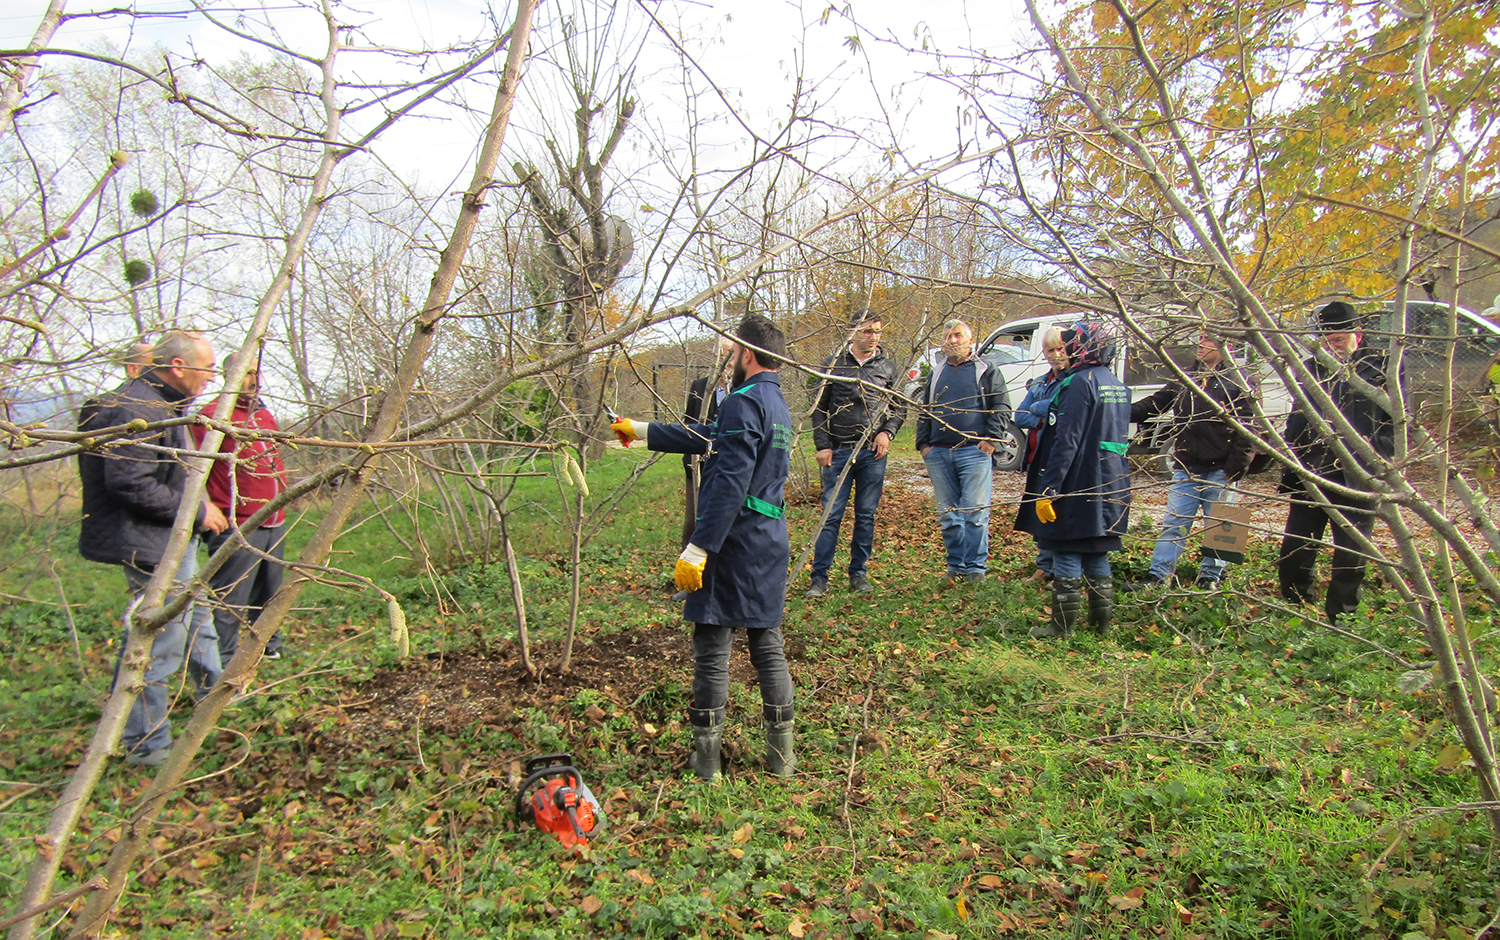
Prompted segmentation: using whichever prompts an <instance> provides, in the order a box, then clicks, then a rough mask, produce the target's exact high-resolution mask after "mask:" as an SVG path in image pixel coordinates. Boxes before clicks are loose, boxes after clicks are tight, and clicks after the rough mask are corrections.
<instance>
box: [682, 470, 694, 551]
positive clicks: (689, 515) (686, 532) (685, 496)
mask: <svg viewBox="0 0 1500 940" xmlns="http://www.w3.org/2000/svg"><path fill="white" fill-rule="evenodd" d="M683 474H684V475H685V477H686V479H685V480H684V481H683V484H682V547H683V548H687V544H688V542H691V541H692V540H693V530H694V529H696V528H698V483H697V481H696V480H694V479H693V468H692V467H684V468H683Z"/></svg>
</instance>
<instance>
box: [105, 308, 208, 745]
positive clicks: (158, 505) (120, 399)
mask: <svg viewBox="0 0 1500 940" xmlns="http://www.w3.org/2000/svg"><path fill="white" fill-rule="evenodd" d="M151 361H152V365H151V367H150V368H149V369H146V370H145V371H143V372H142V373H141V374H140V376H139V377H137V378H134V379H132V380H130V381H129V382H126V383H125V384H124V385H123V386H121V387H120V388H118V389H116V390H115V391H113V392H110V393H109V394H108V395H105V396H104V397H103V398H102V399H100V400H99V402H98V403H97V404H96V405H94V406H93V407H92V408H90V409H86V410H85V411H83V412H81V413H80V415H79V424H78V429H79V430H80V431H86V432H87V431H98V430H100V429H103V428H110V427H117V426H120V425H125V424H129V423H130V422H132V421H136V420H139V421H143V422H146V423H147V424H157V425H159V424H160V423H161V422H163V421H167V420H170V419H172V418H180V417H182V415H183V413H184V412H185V411H186V409H187V406H188V405H189V404H190V403H191V402H192V400H193V399H194V398H196V397H197V396H198V395H199V394H201V393H202V391H203V389H204V388H205V387H207V385H208V383H209V380H210V379H211V378H212V377H213V375H214V350H213V347H212V346H211V345H210V344H209V342H208V339H207V338H206V337H204V336H203V334H202V333H192V332H186V331H180V330H179V331H173V332H170V333H168V334H167V335H166V336H164V337H163V338H162V341H161V342H160V343H158V344H157V346H156V349H155V352H154V353H153V356H152V360H151ZM189 450H192V438H191V437H190V436H189V435H188V432H187V428H186V427H184V426H182V425H174V426H171V427H165V428H163V427H157V428H155V429H150V430H145V431H140V432H136V433H133V434H132V435H131V436H129V437H127V438H125V439H124V443H118V444H112V445H105V446H103V447H101V448H99V449H98V450H97V451H90V452H87V453H84V454H82V455H81V456H80V457H79V460H78V471H79V477H80V480H81V482H82V484H83V523H82V526H81V527H80V528H79V532H78V552H79V554H81V555H82V556H83V557H84V558H87V559H89V560H90V561H98V562H103V563H105V564H111V565H119V566H121V568H122V569H123V570H124V572H125V581H126V584H127V585H128V586H129V588H130V593H131V594H132V595H133V598H132V601H131V605H130V611H127V613H126V616H125V636H124V638H123V639H122V640H121V641H120V655H121V657H122V658H123V656H124V652H125V645H126V643H127V642H128V641H129V639H130V612H131V611H133V610H134V609H135V607H136V605H137V604H139V602H140V598H141V595H142V594H143V593H144V592H145V589H146V584H147V582H149V581H150V580H151V575H152V572H154V571H155V570H156V566H157V565H159V564H161V561H162V556H163V555H164V554H165V553H166V548H167V542H168V540H169V539H170V538H171V536H172V523H173V521H174V520H175V519H176V517H177V508H178V506H179V505H180V504H181V503H182V497H183V495H184V493H185V492H186V486H187V467H186V465H185V464H184V463H183V462H182V460H181V459H179V458H178V457H176V456H172V452H173V451H179V452H180V451H189ZM228 525H229V523H228V521H227V520H226V519H225V518H224V514H223V513H222V512H220V511H219V509H218V507H216V506H214V505H213V504H212V503H207V502H204V503H201V504H200V505H199V506H198V513H197V520H196V531H197V532H200V533H202V532H212V533H218V532H223V531H224V530H225V529H226V528H227V527H228ZM196 547H197V546H196V545H190V546H189V547H188V551H189V552H192V551H194V550H196ZM186 571H187V566H186V565H184V566H182V567H180V568H179V569H178V570H177V572H176V577H175V578H174V582H176V583H175V584H174V586H173V588H172V589H171V591H170V592H169V593H180V592H181V591H182V590H183V587H184V582H183V580H182V579H183V578H184V577H185V572H186ZM169 600H170V597H169ZM192 609H193V608H192V607H191V606H189V607H187V608H185V609H184V610H183V612H182V613H180V614H178V615H177V616H176V617H174V618H173V619H172V620H169V621H167V622H166V623H165V624H162V626H161V628H160V629H159V630H157V632H156V635H155V637H154V638H153V639H152V643H151V661H150V663H148V664H147V666H146V675H145V683H146V684H145V688H143V689H142V690H141V693H140V696H139V697H138V698H137V699H136V701H135V704H134V705H133V706H132V707H131V710H130V717H129V718H128V719H127V720H126V722H125V733H124V735H123V736H122V737H121V739H120V743H121V745H122V746H123V747H124V749H125V760H126V762H127V763H130V764H144V765H146V766H150V767H156V766H159V765H161V764H162V763H164V762H165V761H166V759H167V757H168V756H169V754H170V753H171V747H172V724H171V721H170V720H169V719H168V718H167V710H168V708H169V707H170V706H171V692H172V690H171V682H172V679H173V677H174V676H175V675H176V674H177V671H178V670H179V669H180V668H181V667H182V661H183V656H184V654H185V652H186V650H187V642H188V637H187V619H188V615H189V613H190V612H191V611H192ZM119 672H120V663H119V661H118V660H117V661H116V663H115V677H116V681H118V680H119Z"/></svg>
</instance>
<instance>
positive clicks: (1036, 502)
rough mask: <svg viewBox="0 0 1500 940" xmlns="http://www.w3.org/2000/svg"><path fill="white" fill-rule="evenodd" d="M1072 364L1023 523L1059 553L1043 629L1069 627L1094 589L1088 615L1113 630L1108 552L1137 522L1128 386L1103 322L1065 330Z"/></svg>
mask: <svg viewBox="0 0 1500 940" xmlns="http://www.w3.org/2000/svg"><path fill="white" fill-rule="evenodd" d="M1063 343H1064V346H1065V347H1066V350H1067V353H1068V362H1069V365H1068V367H1067V369H1065V370H1064V371H1063V374H1062V378H1061V380H1060V381H1059V382H1058V383H1057V390H1056V391H1055V392H1054V393H1053V397H1052V399H1051V403H1050V407H1049V408H1048V411H1047V418H1046V422H1045V424H1043V426H1042V433H1041V436H1040V438H1039V439H1038V441H1037V449H1036V455H1035V457H1034V458H1033V459H1032V463H1031V466H1030V468H1029V469H1028V470H1027V474H1026V498H1025V499H1024V500H1023V501H1022V503H1021V509H1020V513H1019V514H1018V515H1017V517H1016V528H1017V529H1019V530H1020V531H1022V532H1029V533H1031V534H1032V535H1034V536H1035V537H1036V540H1037V546H1038V547H1039V548H1041V549H1042V550H1044V551H1050V552H1051V553H1052V574H1053V579H1052V619H1051V621H1050V622H1049V623H1046V624H1043V625H1039V626H1037V627H1034V628H1033V629H1032V631H1031V635H1032V636H1034V637H1037V638H1039V639H1045V638H1052V637H1063V636H1067V635H1068V634H1069V633H1070V632H1072V630H1073V627H1074V625H1075V624H1076V623H1077V622H1078V618H1079V616H1080V614H1081V613H1082V611H1083V600H1084V597H1085V596H1087V598H1088V622H1089V625H1090V627H1092V628H1093V630H1094V631H1095V632H1096V633H1100V634H1103V633H1105V632H1107V631H1108V629H1109V624H1110V617H1111V614H1112V612H1113V609H1114V597H1115V587H1114V580H1113V574H1112V572H1111V571H1110V566H1109V553H1110V552H1112V551H1116V550H1118V549H1119V548H1120V537H1121V536H1122V535H1123V534H1124V533H1125V530H1126V528H1127V527H1128V526H1129V525H1130V465H1129V463H1128V462H1127V460H1126V457H1125V452H1126V449H1127V446H1128V439H1129V432H1130V390H1129V389H1128V388H1126V387H1125V385H1124V384H1123V383H1121V382H1120V380H1119V379H1118V378H1117V377H1116V376H1115V374H1114V373H1113V372H1112V371H1110V367H1109V364H1110V363H1111V362H1113V360H1114V356H1115V342H1114V338H1113V337H1112V336H1110V335H1109V334H1108V333H1107V332H1106V331H1105V330H1104V328H1103V324H1102V323H1099V322H1079V323H1075V324H1074V325H1073V326H1071V327H1069V328H1068V329H1066V330H1064V331H1063Z"/></svg>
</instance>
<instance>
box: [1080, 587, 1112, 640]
mask: <svg viewBox="0 0 1500 940" xmlns="http://www.w3.org/2000/svg"><path fill="white" fill-rule="evenodd" d="M1083 593H1085V594H1087V595H1088V599H1089V629H1091V630H1093V631H1094V632H1095V633H1097V634H1099V635H1100V636H1105V635H1106V634H1108V633H1109V628H1110V624H1111V622H1112V621H1113V620H1114V613H1115V579H1114V578H1102V579H1100V580H1098V581H1094V580H1091V579H1089V578H1084V579H1083Z"/></svg>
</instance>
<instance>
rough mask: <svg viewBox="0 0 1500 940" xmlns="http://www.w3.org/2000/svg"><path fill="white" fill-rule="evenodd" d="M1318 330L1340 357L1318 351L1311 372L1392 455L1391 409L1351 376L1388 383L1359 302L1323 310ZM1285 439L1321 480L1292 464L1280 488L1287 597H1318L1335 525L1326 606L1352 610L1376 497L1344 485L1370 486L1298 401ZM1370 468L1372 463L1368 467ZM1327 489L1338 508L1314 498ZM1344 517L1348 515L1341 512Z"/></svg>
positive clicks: (1337, 611) (1332, 616) (1336, 613)
mask: <svg viewBox="0 0 1500 940" xmlns="http://www.w3.org/2000/svg"><path fill="white" fill-rule="evenodd" d="M1317 329H1318V331H1319V333H1320V334H1321V335H1322V340H1323V348H1324V349H1326V350H1327V351H1328V352H1329V354H1330V355H1332V356H1333V358H1334V359H1335V360H1337V362H1338V366H1337V368H1333V369H1330V368H1327V367H1325V366H1324V365H1323V364H1322V363H1320V362H1319V361H1318V360H1317V358H1316V357H1314V358H1311V359H1308V360H1307V361H1306V362H1305V363H1304V365H1306V367H1307V369H1308V371H1310V372H1311V373H1312V374H1313V377H1314V378H1315V379H1316V380H1317V383H1318V385H1319V386H1321V387H1322V389H1323V391H1325V392H1327V393H1328V397H1329V398H1331V399H1333V403H1334V405H1335V406H1336V407H1337V408H1338V410H1339V412H1340V413H1341V414H1343V416H1344V418H1345V419H1346V420H1348V422H1349V424H1350V425H1351V426H1352V427H1353V428H1354V430H1355V432H1356V433H1358V434H1359V435H1360V436H1361V437H1363V438H1364V439H1365V440H1367V441H1369V443H1370V445H1371V447H1373V448H1374V449H1375V451H1376V453H1378V454H1380V455H1381V456H1382V457H1386V458H1389V457H1390V456H1391V455H1392V454H1393V453H1394V452H1395V444H1394V436H1393V431H1392V427H1391V416H1390V414H1389V413H1388V412H1387V411H1386V410H1385V409H1384V408H1382V407H1380V406H1379V405H1377V404H1376V403H1375V402H1373V401H1371V400H1370V399H1369V398H1367V397H1365V396H1364V395H1363V394H1361V393H1360V392H1358V391H1357V390H1355V388H1354V387H1353V384H1352V383H1351V381H1350V380H1351V378H1352V377H1354V376H1358V377H1359V378H1360V379H1362V380H1364V381H1365V382H1368V383H1369V384H1370V385H1372V386H1374V387H1375V388H1377V389H1380V388H1384V387H1385V356H1384V355H1383V354H1382V353H1380V352H1378V351H1375V350H1370V349H1362V348H1360V344H1361V343H1362V342H1363V341H1364V333H1363V331H1362V330H1361V329H1360V323H1359V318H1358V316H1357V315H1356V314H1355V312H1354V308H1353V307H1351V306H1349V305H1348V304H1346V303H1344V302H1343V301H1340V300H1336V301H1334V302H1332V303H1329V304H1325V305H1324V306H1323V307H1321V308H1319V310H1318V312H1317ZM1286 439H1287V442H1288V443H1289V444H1291V446H1292V451H1293V453H1294V454H1295V455H1296V456H1297V458H1298V459H1299V460H1301V461H1302V465H1303V466H1304V467H1306V468H1307V469H1308V471H1310V472H1311V473H1312V474H1314V475H1315V476H1316V479H1306V482H1304V479H1305V478H1302V477H1300V476H1299V475H1298V474H1297V473H1296V472H1295V471H1293V470H1290V469H1288V470H1286V471H1284V472H1283V473H1282V476H1281V490H1280V491H1281V492H1282V493H1284V494H1289V495H1291V496H1292V502H1291V507H1290V509H1289V510H1288V512H1287V517H1286V531H1285V533H1284V534H1283V536H1282V539H1281V563H1280V568H1279V574H1280V581H1281V596H1282V597H1284V598H1286V599H1287V600H1289V601H1293V602H1296V603H1307V602H1308V601H1310V600H1311V599H1312V586H1313V571H1314V568H1315V567H1316V565H1317V559H1318V549H1319V548H1320V547H1321V544H1322V540H1323V532H1324V531H1325V530H1326V529H1327V528H1328V525H1329V523H1332V524H1333V573H1332V577H1331V578H1330V580H1329V583H1328V598H1327V601H1326V604H1325V606H1324V609H1325V611H1326V612H1327V614H1328V620H1329V622H1333V621H1334V620H1336V619H1337V618H1338V617H1340V616H1343V615H1345V614H1351V613H1353V612H1354V609H1355V607H1357V606H1358V605H1359V592H1360V586H1361V585H1362V584H1363V583H1364V580H1365V565H1366V556H1365V553H1364V551H1363V550H1362V549H1361V548H1360V547H1359V543H1358V536H1357V535H1356V534H1355V533H1356V532H1357V533H1359V534H1360V535H1363V536H1364V537H1365V538H1366V539H1368V538H1369V536H1370V533H1371V532H1372V531H1373V529H1374V525H1375V499H1374V497H1373V496H1353V495H1350V494H1348V493H1345V492H1340V490H1342V489H1355V490H1366V489H1367V487H1366V486H1365V485H1364V484H1363V482H1362V481H1361V480H1360V478H1359V475H1358V474H1354V473H1347V472H1345V468H1344V466H1343V465H1342V463H1341V462H1340V458H1339V456H1338V452H1337V450H1336V449H1335V448H1334V447H1333V445H1332V442H1330V441H1328V440H1327V439H1325V438H1324V437H1323V436H1322V435H1321V434H1320V433H1319V432H1318V430H1317V429H1316V428H1315V427H1314V426H1313V424H1312V423H1311V422H1310V421H1309V420H1308V416H1307V413H1306V411H1304V410H1303V408H1302V407H1301V406H1300V405H1298V406H1296V407H1294V408H1293V410H1292V413H1291V415H1290V416H1289V417H1288V418H1287V422H1286ZM1364 469H1365V470H1367V471H1369V470H1372V469H1373V468H1371V467H1369V466H1366V467H1365V468H1364ZM1317 494H1321V495H1322V496H1323V497H1324V498H1326V499H1327V500H1328V502H1329V503H1331V504H1332V506H1333V508H1334V509H1337V510H1338V512H1337V513H1331V512H1330V511H1328V510H1325V508H1324V507H1323V505H1322V504H1321V503H1320V502H1317V501H1315V500H1316V497H1317ZM1340 517H1342V518H1340Z"/></svg>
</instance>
